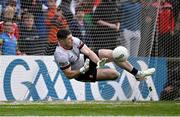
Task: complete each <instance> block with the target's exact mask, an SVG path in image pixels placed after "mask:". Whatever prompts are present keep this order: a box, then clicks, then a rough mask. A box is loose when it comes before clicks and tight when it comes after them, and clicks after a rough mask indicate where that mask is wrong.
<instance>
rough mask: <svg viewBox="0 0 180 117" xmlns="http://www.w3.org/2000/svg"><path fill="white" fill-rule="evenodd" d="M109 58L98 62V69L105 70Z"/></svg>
mask: <svg viewBox="0 0 180 117" xmlns="http://www.w3.org/2000/svg"><path fill="white" fill-rule="evenodd" d="M107 59H108V58H102V59H101V60H100V61H98V62H97V67H96V68H97V69H99V68H103V67H104V65H105V64H106V63H107Z"/></svg>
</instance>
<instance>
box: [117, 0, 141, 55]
mask: <svg viewBox="0 0 180 117" xmlns="http://www.w3.org/2000/svg"><path fill="white" fill-rule="evenodd" d="M119 10H120V19H121V20H120V23H121V26H120V29H121V32H122V38H123V40H124V41H122V40H121V42H120V43H121V44H122V45H124V46H125V47H126V48H127V49H128V50H129V52H130V55H132V56H137V55H138V51H139V45H140V41H141V33H140V23H141V12H142V4H141V2H140V1H137V0H129V1H126V2H123V3H122V4H121V6H120V8H119Z"/></svg>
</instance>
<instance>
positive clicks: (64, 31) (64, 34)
mask: <svg viewBox="0 0 180 117" xmlns="http://www.w3.org/2000/svg"><path fill="white" fill-rule="evenodd" d="M70 34H72V33H71V31H70V30H68V29H61V30H58V32H57V38H58V40H64V39H66V38H67V36H68V35H70Z"/></svg>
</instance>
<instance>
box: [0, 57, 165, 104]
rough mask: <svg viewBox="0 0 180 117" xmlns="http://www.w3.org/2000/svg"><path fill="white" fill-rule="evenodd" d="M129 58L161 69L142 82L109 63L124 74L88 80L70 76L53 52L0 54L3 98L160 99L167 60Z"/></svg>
mask: <svg viewBox="0 0 180 117" xmlns="http://www.w3.org/2000/svg"><path fill="white" fill-rule="evenodd" d="M129 61H130V62H131V63H132V64H133V65H134V66H135V67H137V68H138V69H147V68H148V67H154V66H156V70H157V71H156V73H155V74H154V75H153V76H152V77H148V78H147V80H145V81H141V82H139V81H136V80H135V79H134V78H133V76H132V75H131V74H129V73H128V72H127V71H125V70H123V69H121V68H119V67H117V66H116V65H114V64H113V63H107V66H109V67H112V68H115V69H117V70H118V71H119V72H120V73H121V76H120V78H118V79H117V80H116V81H100V82H95V83H89V82H86V83H84V82H79V81H76V80H68V79H67V78H66V77H65V76H64V74H63V73H62V71H61V70H60V69H58V66H57V64H56V63H55V61H54V58H53V56H0V72H1V73H0V101H41V100H47V101H52V100H65V101H72V100H77V101H92V100H102V101H104V100H123V101H129V100H133V99H137V100H143V101H146V100H151V99H152V100H159V96H160V93H161V91H162V90H163V86H164V84H165V83H166V82H167V60H166V59H165V58H145V57H143V58H129ZM151 89H152V90H151Z"/></svg>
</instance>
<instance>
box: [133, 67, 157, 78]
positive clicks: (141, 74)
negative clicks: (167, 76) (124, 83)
mask: <svg viewBox="0 0 180 117" xmlns="http://www.w3.org/2000/svg"><path fill="white" fill-rule="evenodd" d="M155 71H156V69H155V68H149V69H147V70H143V71H138V73H137V74H136V76H135V78H136V80H138V81H141V80H144V79H146V76H151V75H153V74H154V72H155Z"/></svg>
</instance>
